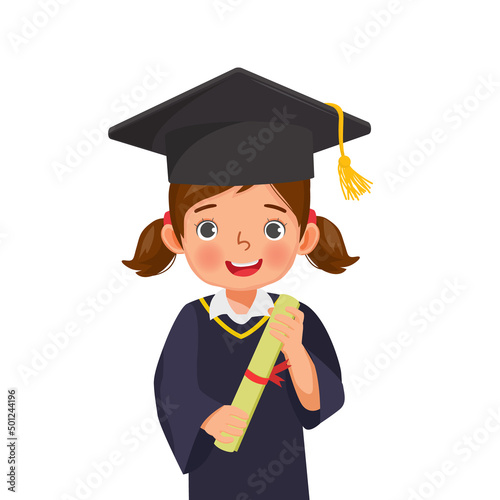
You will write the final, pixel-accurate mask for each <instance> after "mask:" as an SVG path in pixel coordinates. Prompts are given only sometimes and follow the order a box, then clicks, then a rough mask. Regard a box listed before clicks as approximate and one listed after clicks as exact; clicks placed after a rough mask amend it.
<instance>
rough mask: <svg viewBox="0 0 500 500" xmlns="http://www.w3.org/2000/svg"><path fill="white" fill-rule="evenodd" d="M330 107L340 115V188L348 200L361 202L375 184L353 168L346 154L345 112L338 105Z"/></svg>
mask: <svg viewBox="0 0 500 500" xmlns="http://www.w3.org/2000/svg"><path fill="white" fill-rule="evenodd" d="M326 104H328V106H332V107H333V108H335V109H336V110H337V113H338V115H339V147H340V155H341V156H340V158H339V178H340V187H341V188H342V192H343V193H344V198H345V199H346V200H349V199H351V200H354V198H356V200H359V197H360V196H361V195H362V194H364V193H369V192H370V184H373V182H371V181H369V180H368V179H365V178H364V177H363V176H362V175H360V174H358V173H357V172H356V171H355V170H353V168H352V167H351V159H350V158H349V157H348V156H346V155H345V154H344V112H343V111H342V109H341V108H340V106H338V105H337V104H333V103H330V102H327V103H326Z"/></svg>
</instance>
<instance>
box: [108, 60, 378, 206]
mask: <svg viewBox="0 0 500 500" xmlns="http://www.w3.org/2000/svg"><path fill="white" fill-rule="evenodd" d="M369 132H370V124H369V123H368V122H366V121H364V120H361V119H359V118H356V117H355V116H351V115H348V114H347V113H345V114H344V113H343V112H342V110H341V109H340V107H338V106H336V105H334V104H325V103H322V102H319V101H316V100H315V99H312V98H310V97H307V96H305V95H303V94H300V93H298V92H295V91H294V90H291V89H288V88H286V87H283V86H282V85H278V84H277V83H274V82H272V81H270V80H267V79H265V78H262V77H261V76H259V75H256V74H254V73H250V72H249V71H246V70H244V69H241V68H235V69H233V70H231V71H229V72H227V73H224V74H222V75H220V76H218V77H217V78H214V79H212V80H209V81H208V82H205V83H203V84H201V85H199V86H198V87H195V88H193V89H191V90H188V91H187V92H184V93H183V94H180V95H178V96H176V97H174V98H172V99H169V100H168V101H166V102H164V103H162V104H159V105H158V106H155V107H154V108H151V109H149V110H147V111H145V112H143V113H141V114H139V115H137V116H134V117H132V118H130V119H128V120H126V121H124V122H122V123H119V124H117V125H115V126H113V127H111V128H110V130H109V137H110V138H111V139H114V140H117V141H120V142H124V143H126V144H131V145H132V146H137V147H140V148H143V149H148V150H149V151H154V152H156V153H160V154H162V155H165V156H166V157H167V165H168V175H169V181H170V182H171V183H177V184H202V185H207V184H219V185H230V186H240V185H247V184H271V183H280V182H292V181H298V180H304V179H310V178H312V177H314V170H313V153H316V152H318V151H322V150H323V149H326V148H330V147H333V146H336V145H337V144H340V147H341V154H342V157H341V159H340V162H339V173H340V175H341V184H342V189H343V190H344V196H346V198H347V197H356V198H358V195H360V194H363V193H364V192H365V191H369V185H368V183H369V182H370V181H367V180H366V179H364V178H363V177H361V176H359V175H358V174H356V172H354V171H353V170H352V169H351V168H350V162H349V161H348V160H349V159H348V157H346V156H344V154H343V144H342V142H343V141H350V140H352V139H356V138H357V137H361V136H363V135H366V134H368V133H369ZM346 193H347V195H349V196H347V195H346Z"/></svg>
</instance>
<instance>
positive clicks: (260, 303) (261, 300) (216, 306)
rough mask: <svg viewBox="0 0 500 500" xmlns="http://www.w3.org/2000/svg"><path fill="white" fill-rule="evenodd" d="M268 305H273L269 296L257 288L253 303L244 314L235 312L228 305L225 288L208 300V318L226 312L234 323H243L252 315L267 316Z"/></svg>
mask: <svg viewBox="0 0 500 500" xmlns="http://www.w3.org/2000/svg"><path fill="white" fill-rule="evenodd" d="M270 307H274V302H273V299H272V298H271V296H270V295H269V294H268V293H267V292H265V291H264V290H257V294H256V295H255V299H254V301H253V304H252V305H251V306H250V309H249V310H248V312H247V313H246V314H236V313H235V312H234V311H233V309H232V307H231V306H230V305H229V302H228V300H227V297H226V290H224V289H222V290H220V291H219V292H217V293H216V294H215V295H214V296H213V298H212V302H210V319H214V318H216V317H217V316H220V315H221V314H227V315H228V316H229V317H230V318H231V319H232V320H233V321H234V322H235V323H238V324H239V325H244V324H245V323H246V322H247V321H248V320H249V319H250V318H253V317H254V316H267V315H268V314H269V313H268V309H269V308H270Z"/></svg>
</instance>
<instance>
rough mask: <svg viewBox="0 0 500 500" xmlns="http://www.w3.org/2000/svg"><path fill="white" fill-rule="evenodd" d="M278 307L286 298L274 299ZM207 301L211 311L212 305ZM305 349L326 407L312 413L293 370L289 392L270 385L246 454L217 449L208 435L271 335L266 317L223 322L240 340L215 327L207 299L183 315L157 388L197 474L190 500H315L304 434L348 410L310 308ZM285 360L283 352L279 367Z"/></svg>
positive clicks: (169, 428) (182, 456) (176, 448)
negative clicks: (206, 425) (209, 421)
mask: <svg viewBox="0 0 500 500" xmlns="http://www.w3.org/2000/svg"><path fill="white" fill-rule="evenodd" d="M270 295H271V297H272V299H273V301H276V299H277V298H278V295H275V294H270ZM212 297H213V295H212V296H210V297H205V300H206V302H207V303H208V304H210V301H211V299H212ZM300 309H301V311H303V312H304V333H303V341H302V342H303V345H304V347H305V348H306V350H307V352H308V353H309V355H310V357H311V359H312V361H313V363H314V365H315V367H316V372H317V376H318V383H319V391H320V405H321V408H320V409H319V410H317V411H309V410H307V409H305V408H304V407H303V406H302V405H301V403H300V401H299V399H298V396H297V394H296V392H295V389H294V386H293V383H292V380H291V378H290V374H289V372H288V370H285V371H284V372H281V373H280V374H279V376H280V377H282V378H283V379H284V382H282V383H281V388H280V387H278V386H277V385H275V384H273V383H271V382H269V383H268V384H267V386H266V388H265V390H264V393H263V395H262V398H261V400H260V402H259V404H258V406H257V409H256V410H255V413H254V415H253V417H252V420H251V421H250V424H249V427H248V429H247V431H246V434H245V436H244V438H243V441H242V443H241V446H240V448H239V450H238V452H235V453H227V452H225V451H222V450H220V449H219V448H217V447H216V446H214V438H213V437H212V436H210V435H209V434H207V433H206V432H205V431H204V430H202V429H201V428H200V426H201V424H202V423H203V422H204V420H205V419H206V418H207V417H208V416H209V415H210V414H211V413H213V412H214V411H215V410H217V409H218V408H220V407H221V406H222V405H230V404H231V402H232V400H233V397H234V395H235V394H236V390H237V389H238V386H239V384H240V382H241V379H242V377H243V374H244V372H245V370H246V369H247V366H248V363H249V362H250V359H251V357H252V355H253V353H254V351H255V348H256V347H257V344H258V342H259V339H260V337H261V336H262V333H263V331H264V328H265V324H266V323H264V322H263V321H262V318H251V319H250V320H249V322H248V323H246V324H244V325H238V324H237V323H235V322H233V321H232V320H231V319H230V318H229V317H228V316H227V315H222V316H220V317H219V319H220V320H222V321H223V323H224V324H225V325H226V326H227V327H229V330H231V329H232V330H233V331H236V332H238V333H239V334H240V335H241V334H244V333H245V332H247V331H248V330H250V329H251V328H252V327H254V326H255V325H257V324H258V323H259V320H261V323H262V324H261V325H260V326H259V327H258V328H257V329H256V330H255V331H253V333H251V334H250V335H248V336H246V337H245V338H237V337H236V336H235V335H234V334H232V333H230V332H228V331H226V330H225V329H224V328H223V327H222V326H221V325H220V324H218V323H217V322H216V321H215V320H210V317H209V313H208V312H207V310H206V309H205V307H204V306H203V305H202V303H201V302H200V301H199V300H196V301H194V302H191V303H189V304H187V305H186V306H185V307H184V308H183V309H182V310H181V312H180V313H179V315H178V317H177V319H176V320H175V322H174V324H173V326H172V329H171V331H170V333H169V335H168V337H167V340H166V342H165V346H164V348H163V351H162V353H161V356H160V360H159V362H158V367H157V369H156V373H155V379H154V388H155V396H156V403H157V409H158V417H159V419H160V423H161V426H162V428H163V432H164V433H165V436H166V438H167V440H168V443H169V445H170V447H171V449H172V451H173V453H174V455H175V458H176V460H177V462H178V464H179V466H180V468H181V470H182V472H183V473H185V474H186V473H189V498H190V500H201V499H203V500H206V498H213V499H217V500H249V499H253V498H259V499H273V500H276V499H278V500H281V499H286V498H290V499H293V500H307V499H308V498H309V494H308V487H307V472H306V458H305V452H304V437H303V428H306V429H312V428H313V427H316V426H317V425H318V424H319V423H321V422H322V421H323V420H325V419H326V418H328V417H329V416H331V415H332V414H333V413H335V412H336V411H337V410H339V409H340V408H341V407H342V405H343V403H344V390H343V386H342V381H341V372H340V367H339V363H338V360H337V356H336V354H335V349H334V347H333V345H332V342H331V340H330V337H329V335H328V333H327V331H326V330H325V327H324V326H323V324H322V323H321V321H320V320H319V318H318V317H317V316H316V314H315V313H314V312H313V311H312V310H311V309H310V308H309V307H307V306H306V305H305V304H300ZM284 360H285V358H284V356H283V353H280V355H279V357H278V360H277V363H281V362H283V361H284Z"/></svg>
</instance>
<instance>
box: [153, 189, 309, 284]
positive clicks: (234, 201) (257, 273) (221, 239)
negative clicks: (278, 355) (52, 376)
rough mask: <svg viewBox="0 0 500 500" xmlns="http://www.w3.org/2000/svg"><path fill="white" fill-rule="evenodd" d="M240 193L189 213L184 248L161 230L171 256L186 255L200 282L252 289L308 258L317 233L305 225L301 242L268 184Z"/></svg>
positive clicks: (169, 232)
mask: <svg viewBox="0 0 500 500" xmlns="http://www.w3.org/2000/svg"><path fill="white" fill-rule="evenodd" d="M239 188H240V186H236V187H234V188H232V189H229V190H227V191H225V192H223V193H221V194H218V195H216V196H213V197H211V198H208V199H206V200H202V201H201V202H199V203H197V204H196V205H194V206H193V207H191V208H190V209H189V210H188V211H187V213H186V215H185V218H184V237H183V239H182V248H180V247H179V246H176V240H175V235H173V230H172V229H171V226H165V228H164V233H163V240H164V242H165V244H166V245H167V246H168V247H169V248H170V249H171V250H172V251H174V252H175V253H185V255H186V259H187V261H188V263H189V266H190V267H191V269H192V270H193V272H194V273H195V274H196V275H197V276H198V277H199V278H200V279H201V280H203V281H204V282H206V283H208V284H210V285H215V286H218V287H222V288H226V289H230V290H255V289H257V288H261V287H263V286H265V285H268V284H270V283H274V282H275V281H278V280H279V279H281V278H282V277H283V276H285V274H286V273H287V272H288V270H289V269H290V268H291V267H292V264H293V262H294V260H295V256H296V255H298V254H299V255H304V254H307V253H310V252H311V251H312V250H313V249H314V247H315V246H316V244H317V242H318V239H319V230H318V228H317V226H316V225H315V224H308V225H307V228H306V231H305V233H304V236H303V238H302V240H301V241H299V234H300V229H299V224H298V221H297V218H296V217H295V215H294V214H293V212H292V211H291V210H290V208H289V207H288V205H286V203H285V202H284V201H283V200H282V199H281V198H280V197H279V196H278V194H277V193H276V192H275V191H274V190H273V188H272V187H271V186H270V185H255V186H252V187H251V188H249V189H247V190H245V191H243V192H241V193H238V192H237V191H238V189H239ZM172 238H173V239H172Z"/></svg>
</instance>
